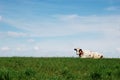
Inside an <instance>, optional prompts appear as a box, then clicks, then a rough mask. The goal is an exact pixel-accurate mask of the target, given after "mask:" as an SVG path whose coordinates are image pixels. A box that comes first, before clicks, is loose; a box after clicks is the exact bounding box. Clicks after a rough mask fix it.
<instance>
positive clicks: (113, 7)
mask: <svg viewBox="0 0 120 80" xmlns="http://www.w3.org/2000/svg"><path fill="white" fill-rule="evenodd" d="M106 10H108V11H120V7H118V6H110V7H107V8H106Z"/></svg>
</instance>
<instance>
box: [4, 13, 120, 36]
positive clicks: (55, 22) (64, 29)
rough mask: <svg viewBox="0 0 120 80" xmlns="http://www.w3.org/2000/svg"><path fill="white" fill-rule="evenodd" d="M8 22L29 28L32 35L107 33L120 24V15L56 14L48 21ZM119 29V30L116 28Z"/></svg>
mask: <svg viewBox="0 0 120 80" xmlns="http://www.w3.org/2000/svg"><path fill="white" fill-rule="evenodd" d="M6 22H7V23H9V24H11V25H13V26H15V27H17V28H20V29H24V30H27V31H29V32H31V33H33V34H31V36H44V37H45V36H65V35H72V34H77V33H80V32H93V31H94V32H95V31H96V32H100V33H103V32H104V33H107V32H109V31H110V30H112V29H115V28H116V27H119V26H120V15H108V16H95V15H93V16H79V15H76V14H73V15H57V16H56V15H55V17H52V18H51V19H49V20H48V21H44V20H40V21H35V22H34V21H33V22H31V21H29V20H28V21H24V20H23V22H22V21H19V20H16V21H12V20H7V19H6ZM116 31H117V30H116ZM9 34H10V35H12V36H25V35H26V34H24V33H14V32H9Z"/></svg>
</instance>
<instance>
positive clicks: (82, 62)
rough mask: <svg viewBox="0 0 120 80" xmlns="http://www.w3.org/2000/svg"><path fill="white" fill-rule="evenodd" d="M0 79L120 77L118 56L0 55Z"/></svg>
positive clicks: (93, 79)
mask: <svg viewBox="0 0 120 80" xmlns="http://www.w3.org/2000/svg"><path fill="white" fill-rule="evenodd" d="M0 80H120V59H80V58H32V57H29V58H26V57H11V58H2V57H1V58H0Z"/></svg>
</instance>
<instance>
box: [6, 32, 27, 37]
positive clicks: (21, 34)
mask: <svg viewBox="0 0 120 80" xmlns="http://www.w3.org/2000/svg"><path fill="white" fill-rule="evenodd" d="M7 34H8V36H10V37H25V36H27V34H26V33H22V32H12V31H8V32H7Z"/></svg>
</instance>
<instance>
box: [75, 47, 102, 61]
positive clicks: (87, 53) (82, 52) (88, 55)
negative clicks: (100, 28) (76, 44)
mask: <svg viewBox="0 0 120 80" xmlns="http://www.w3.org/2000/svg"><path fill="white" fill-rule="evenodd" d="M74 50H75V51H76V54H77V55H79V57H81V58H96V59H97V58H103V55H102V54H100V53H98V52H92V51H89V50H82V49H79V48H75V49H74Z"/></svg>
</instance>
